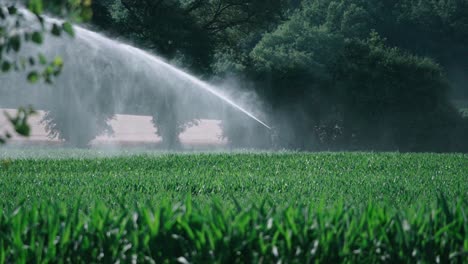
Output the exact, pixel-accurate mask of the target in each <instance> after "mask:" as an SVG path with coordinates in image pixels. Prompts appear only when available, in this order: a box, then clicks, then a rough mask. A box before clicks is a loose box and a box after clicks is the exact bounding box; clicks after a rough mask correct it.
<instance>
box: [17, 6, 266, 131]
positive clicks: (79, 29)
mask: <svg viewBox="0 0 468 264" xmlns="http://www.w3.org/2000/svg"><path fill="white" fill-rule="evenodd" d="M22 11H23V12H26V13H29V12H28V11H26V9H23V10H22ZM29 15H31V14H30V13H29ZM45 19H46V21H49V22H53V23H57V22H58V23H61V22H62V21H61V20H59V19H55V18H50V17H47V16H45ZM74 29H75V32H76V37H82V38H85V36H87V37H89V36H92V38H95V39H99V40H105V41H111V42H113V43H114V44H115V45H120V46H123V47H124V48H126V49H127V50H131V51H132V52H135V53H138V54H140V55H142V56H145V57H146V58H149V59H150V60H151V61H152V62H153V63H157V64H158V65H160V66H163V67H164V68H166V69H167V70H170V71H172V72H174V73H175V74H177V75H179V76H181V77H183V78H184V79H186V80H187V81H190V82H192V83H194V84H196V86H198V87H199V88H201V89H203V90H204V91H206V92H208V93H210V94H212V95H214V96H216V97H217V98H219V99H220V100H222V101H224V102H225V103H227V104H228V105H230V106H232V107H234V108H235V109H237V110H238V111H240V112H242V113H243V114H245V115H247V116H248V117H250V118H252V119H253V120H255V121H256V122H258V123H259V124H261V125H263V126H264V127H266V128H267V129H271V127H270V126H268V125H267V124H266V123H265V122H263V121H261V120H260V119H259V118H257V117H256V116H255V115H253V114H252V113H250V112H249V111H247V110H245V109H244V108H242V107H241V106H240V105H238V104H236V103H235V102H234V101H233V100H232V99H230V98H229V97H227V96H225V95H223V94H222V93H221V92H219V91H217V89H216V88H215V87H214V86H212V85H210V84H208V83H207V82H204V81H202V80H200V79H199V78H197V77H195V76H193V75H191V74H189V73H187V72H185V71H183V70H181V69H178V68H176V67H174V66H172V65H171V64H169V63H167V62H165V61H164V60H163V59H161V58H159V57H157V56H155V55H152V54H150V53H149V52H146V51H144V50H141V49H139V48H136V47H133V46H131V45H128V44H125V43H122V42H118V41H116V40H112V39H109V38H106V37H104V36H102V35H101V34H98V33H96V32H93V31H91V30H88V29H86V28H83V27H80V26H76V25H75V26H74ZM80 33H81V34H80Z"/></svg>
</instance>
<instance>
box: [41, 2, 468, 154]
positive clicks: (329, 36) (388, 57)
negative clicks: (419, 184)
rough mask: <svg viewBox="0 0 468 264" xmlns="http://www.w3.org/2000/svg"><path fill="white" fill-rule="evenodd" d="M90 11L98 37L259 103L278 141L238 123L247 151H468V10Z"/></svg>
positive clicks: (149, 7)
mask: <svg viewBox="0 0 468 264" xmlns="http://www.w3.org/2000/svg"><path fill="white" fill-rule="evenodd" d="M90 8H91V10H92V14H93V16H92V18H91V21H90V24H91V26H92V27H94V28H96V29H97V30H99V31H104V32H107V33H108V34H110V35H117V36H120V37H124V38H126V39H128V40H130V41H131V42H133V43H136V44H137V45H138V46H140V47H143V48H145V49H147V50H150V51H153V52H155V53H157V54H159V55H161V56H163V57H165V58H167V59H168V60H169V61H171V62H172V63H174V64H176V65H180V66H182V67H183V68H186V69H189V70H190V71H191V72H193V73H195V74H197V75H199V76H202V77H203V78H206V79H210V80H212V79H213V76H214V79H216V78H218V79H220V80H222V79H226V78H235V79H236V80H237V81H238V82H239V83H241V86H242V87H245V89H247V90H248V91H253V92H255V93H256V94H258V96H259V97H260V98H261V101H262V102H263V106H264V111H265V113H266V116H267V119H268V120H267V121H268V123H269V124H271V125H272V126H273V131H265V130H264V129H262V128H261V127H260V126H256V125H255V124H254V123H251V122H248V121H247V120H243V119H242V117H239V116H238V115H236V114H235V113H234V112H233V113H229V114H228V117H227V118H226V119H225V120H223V126H222V128H223V132H224V135H225V136H226V137H227V138H228V140H229V142H230V143H231V145H233V146H235V147H270V146H273V145H274V146H276V147H278V148H292V149H301V150H379V151H380V150H381V151H392V150H400V151H439V152H445V151H468V140H466V134H467V133H468V121H467V119H466V117H465V118H464V117H463V116H462V114H461V113H460V111H459V109H457V108H456V107H455V106H454V105H453V104H452V99H453V98H457V99H459V100H460V99H461V100H466V98H468V89H467V87H466V83H468V74H466V69H468V60H466V59H465V57H464V55H465V52H466V51H465V47H467V46H468V2H466V1H463V0H446V1H435V0H434V1H432V0H430V1H418V0H399V1H390V0H375V1H365V0H262V1H258V0H203V1H202V0H155V1H154V0H93V1H92V4H91V6H90ZM169 105H170V104H169ZM165 109H166V110H167V111H170V110H168V109H171V108H170V107H164V106H160V107H159V109H158V111H157V113H154V116H153V120H155V123H156V124H157V126H158V131H160V133H163V135H162V136H163V138H165V139H166V141H167V142H168V145H169V146H173V145H177V139H178V137H177V135H178V133H180V132H181V131H183V129H184V128H185V127H186V126H188V125H190V124H193V123H196V120H193V119H184V120H175V119H174V118H165V116H166V117H167V116H169V114H168V113H163V112H164V111H166V110H165ZM167 111H166V112H167ZM49 117H50V120H49V121H50V123H51V124H53V123H54V118H52V117H53V115H52V114H51V115H50V116H49ZM57 133H60V132H57ZM96 133H98V131H96ZM62 134H63V133H62ZM253 134H256V135H258V134H260V135H262V134H264V135H268V136H263V137H261V138H262V140H256V139H255V140H252V137H250V135H253Z"/></svg>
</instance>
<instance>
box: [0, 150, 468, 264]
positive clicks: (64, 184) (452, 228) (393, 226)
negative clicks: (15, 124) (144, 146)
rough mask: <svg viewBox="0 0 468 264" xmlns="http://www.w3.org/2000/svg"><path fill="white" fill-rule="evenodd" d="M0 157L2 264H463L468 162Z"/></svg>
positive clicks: (438, 158) (434, 158)
mask: <svg viewBox="0 0 468 264" xmlns="http://www.w3.org/2000/svg"><path fill="white" fill-rule="evenodd" d="M5 153H6V156H5V154H4V155H3V159H2V165H1V169H0V201H1V202H0V203H1V205H2V206H1V207H2V209H1V210H0V263H3V262H6V263H10V262H15V263H27V262H39V261H40V260H41V261H44V262H60V261H65V262H75V263H76V262H95V261H99V262H115V261H117V260H120V261H121V262H128V261H131V260H132V259H135V258H136V260H138V261H139V262H149V263H153V261H155V262H156V263H159V262H164V261H169V262H175V261H179V262H183V261H185V260H186V261H188V262H190V263H199V262H207V261H208V262H218V263H225V262H226V261H230V262H234V263H241V262H244V263H245V262H260V261H263V262H276V261H279V260H282V262H287V263H291V262H298V263H304V262H306V263H307V262H311V261H319V262H334V263H337V262H347V261H351V262H417V261H418V260H421V261H423V262H437V261H440V262H442V263H445V262H448V261H451V262H455V263H457V262H458V263H462V262H463V261H466V257H467V255H466V254H467V252H468V248H467V246H468V244H467V243H468V233H467V231H468V222H467V220H466V215H465V211H466V208H467V204H466V201H467V200H468V193H467V192H466V190H467V189H468V186H467V184H468V179H467V175H468V173H467V169H468V159H467V156H466V155H435V154H390V153H389V154H364V153H347V154H345V153H334V154H331V153H330V154H327V153H323V154H295V153H283V154H269V153H263V154H262V153H259V154H248V153H244V154H243V153H238V154H210V155H208V154H179V155H174V154H162V153H161V154H157V155H155V154H145V155H139V156H132V157H107V158H105V157H101V158H97V157H98V156H100V155H101V154H99V153H96V152H94V151H76V152H72V153H71V154H72V156H73V158H66V155H67V154H68V155H70V150H65V151H55V152H54V151H45V152H43V153H42V154H47V155H49V157H47V156H43V157H40V154H41V153H39V152H34V151H27V152H26V153H25V155H29V158H28V157H25V158H24V159H23V158H21V159H18V158H17V157H13V156H14V153H15V152H14V151H12V150H10V151H6V152H5ZM17 154H20V153H17ZM104 154H105V153H104ZM7 156H11V157H12V158H11V159H9V158H7ZM31 157H36V158H34V159H33V158H31ZM38 157H39V158H38ZM57 157H62V158H60V159H57ZM187 196H189V198H188V199H187ZM190 197H191V198H190ZM181 201H185V202H181ZM457 201H458V202H457Z"/></svg>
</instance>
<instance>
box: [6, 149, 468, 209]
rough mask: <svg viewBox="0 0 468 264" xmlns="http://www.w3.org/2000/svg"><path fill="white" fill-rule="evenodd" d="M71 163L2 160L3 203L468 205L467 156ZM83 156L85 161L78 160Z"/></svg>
mask: <svg viewBox="0 0 468 264" xmlns="http://www.w3.org/2000/svg"><path fill="white" fill-rule="evenodd" d="M88 155H89V154H87V153H86V152H82V153H79V155H75V156H74V158H72V159H56V158H40V159H11V160H9V159H4V160H3V161H2V165H1V172H0V201H2V202H1V203H2V204H3V207H4V208H5V209H6V210H14V209H15V207H16V206H17V205H18V204H19V203H26V204H30V203H31V202H39V201H47V202H50V201H54V200H58V201H63V202H65V203H68V204H74V203H75V202H76V201H77V200H81V201H82V202H83V204H86V205H90V204H92V203H93V202H95V201H100V202H103V203H105V204H106V205H107V206H111V207H115V208H119V207H121V205H122V204H125V205H134V204H136V203H140V204H141V203H146V202H150V203H157V202H158V201H161V199H169V200H172V201H174V202H176V201H180V200H183V199H184V197H185V196H187V194H191V195H192V197H193V200H194V202H195V203H204V202H207V201H210V200H211V199H213V198H216V199H218V200H220V201H222V202H223V203H226V205H233V204H234V202H233V201H234V200H237V201H238V202H239V203H241V204H242V205H247V204H251V203H255V202H259V201H262V200H268V201H269V202H271V203H273V204H275V205H279V206H282V205H294V204H310V203H315V202H326V203H329V202H334V201H340V200H343V201H345V202H346V203H348V204H350V205H362V204H365V203H366V202H368V201H374V202H376V203H378V204H382V205H388V206H392V207H407V206H411V205H427V204H429V203H431V202H433V201H434V200H435V197H436V196H437V194H439V193H442V194H444V195H445V196H446V197H447V198H448V199H450V200H453V199H457V198H458V199H464V200H468V156H466V155H450V154H449V155H435V154H392V153H390V154H360V153H346V154H345V153H336V154H335V153H333V154H332V153H330V154H327V153H323V154H293V153H286V154H267V153H264V154H242V153H239V154H157V155H150V154H145V155H139V156H131V157H128V156H127V157H125V156H124V157H107V158H92V159H91V158H83V157H86V156H88ZM79 156H81V157H82V158H78V157H79Z"/></svg>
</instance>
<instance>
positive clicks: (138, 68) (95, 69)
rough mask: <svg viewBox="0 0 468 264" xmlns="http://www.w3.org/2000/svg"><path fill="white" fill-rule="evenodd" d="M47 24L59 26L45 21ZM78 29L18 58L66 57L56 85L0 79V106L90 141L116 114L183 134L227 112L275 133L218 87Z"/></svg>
mask: <svg viewBox="0 0 468 264" xmlns="http://www.w3.org/2000/svg"><path fill="white" fill-rule="evenodd" d="M23 12H26V13H25V14H26V17H27V19H34V18H33V17H30V18H28V16H31V15H30V14H28V13H27V11H23ZM46 22H47V23H49V24H51V23H54V22H60V21H59V20H56V19H54V18H47V17H46ZM74 30H75V37H74V38H73V39H70V38H68V37H61V38H55V37H51V36H47V37H46V39H45V42H44V43H43V44H42V45H41V46H35V45H32V44H26V45H25V46H24V47H23V49H22V51H21V53H22V54H20V55H24V56H35V55H37V54H38V53H43V54H44V55H46V56H47V57H51V58H53V57H55V56H61V57H63V60H64V62H65V67H64V69H63V71H62V73H61V74H60V75H59V76H58V77H57V79H56V80H54V83H53V85H52V86H50V85H46V84H39V85H34V86H30V85H29V84H28V83H27V81H26V78H25V75H24V73H9V74H4V75H1V76H0V81H1V83H2V86H1V87H0V92H1V93H2V94H4V95H6V96H2V97H1V98H0V107H3V108H14V107H17V106H20V105H27V104H32V105H33V106H35V107H36V108H38V109H43V110H45V111H49V112H50V113H51V114H49V116H47V117H46V120H45V122H46V123H47V124H46V125H49V126H48V127H47V128H48V129H49V130H50V131H54V130H60V131H68V133H69V134H80V133H81V135H79V136H77V137H84V138H85V140H88V142H89V140H92V137H93V133H88V134H86V133H85V132H84V131H85V130H86V129H92V130H100V131H101V130H105V127H102V125H100V124H101V123H104V124H105V123H106V122H107V121H109V119H110V118H112V116H114V115H115V114H137V115H150V116H153V118H155V117H158V118H157V119H158V120H157V121H156V122H158V121H160V120H171V119H175V120H181V121H180V122H179V123H177V124H176V125H174V126H178V127H180V126H184V123H183V122H189V123H190V120H194V119H200V118H207V119H209V118H212V119H222V116H221V115H219V113H220V112H222V111H220V110H219V109H223V108H224V107H225V106H226V105H229V106H230V107H232V108H234V109H236V110H238V111H239V113H242V114H244V115H246V116H248V117H249V118H251V119H252V120H254V121H255V122H258V123H259V124H261V125H262V126H264V127H265V128H267V129H270V126H268V125H267V124H266V123H265V122H263V121H262V120H260V118H258V117H257V115H254V114H253V113H252V112H251V111H248V110H246V109H245V107H243V106H241V105H240V104H239V103H238V102H237V101H236V100H234V99H232V98H231V97H230V96H228V95H226V94H225V93H223V92H222V91H221V90H220V89H218V88H217V87H214V86H213V85H211V84H209V83H207V82H205V81H202V80H201V79H199V78H197V77H195V76H193V75H191V74H189V73H187V72H186V71H184V70H181V69H179V68H177V67H175V66H173V65H171V64H169V63H168V62H166V61H165V60H164V59H162V58H160V57H158V56H156V55H153V54H151V53H149V52H147V51H144V50H142V49H139V48H136V47H133V46H131V45H129V44H126V43H123V42H120V41H117V40H113V39H110V38H108V37H106V36H104V35H102V34H99V33H96V32H93V31H91V30H88V29H86V28H83V27H80V26H75V27H74ZM249 108H251V106H249ZM163 115H164V116H163ZM47 118H48V119H47ZM52 119H53V120H54V122H55V120H56V119H63V120H66V121H64V122H62V123H63V124H56V123H53V122H50V121H51V120H52ZM67 119H74V120H67ZM90 120H91V121H90ZM104 126H105V125H104ZM174 129H177V128H174ZM174 129H173V130H174ZM57 134H58V133H55V136H57ZM52 135H53V136H54V133H52Z"/></svg>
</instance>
